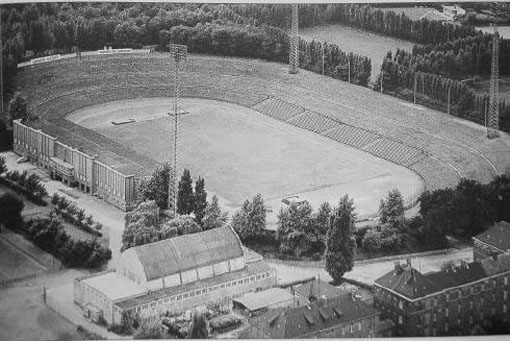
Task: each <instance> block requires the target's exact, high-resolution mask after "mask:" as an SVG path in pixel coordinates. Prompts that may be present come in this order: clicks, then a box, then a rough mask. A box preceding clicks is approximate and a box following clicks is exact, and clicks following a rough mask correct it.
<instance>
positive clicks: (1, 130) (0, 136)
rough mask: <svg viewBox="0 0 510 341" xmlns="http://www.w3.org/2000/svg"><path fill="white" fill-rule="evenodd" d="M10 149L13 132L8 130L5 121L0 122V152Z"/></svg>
mask: <svg viewBox="0 0 510 341" xmlns="http://www.w3.org/2000/svg"><path fill="white" fill-rule="evenodd" d="M4 114H5V113H4ZM9 149H12V131H11V130H8V129H7V126H6V125H5V123H4V121H3V120H0V152H1V151H4V150H9ZM0 174H2V172H0Z"/></svg>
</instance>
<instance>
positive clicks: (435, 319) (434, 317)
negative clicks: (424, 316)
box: [432, 314, 437, 322]
mask: <svg viewBox="0 0 510 341" xmlns="http://www.w3.org/2000/svg"><path fill="white" fill-rule="evenodd" d="M432 320H433V321H434V322H436V321H437V315H436V314H434V316H433V317H432Z"/></svg>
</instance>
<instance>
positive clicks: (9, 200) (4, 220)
mask: <svg viewBox="0 0 510 341" xmlns="http://www.w3.org/2000/svg"><path fill="white" fill-rule="evenodd" d="M24 206H25V204H23V200H21V198H20V197H19V196H17V195H16V194H14V193H12V192H5V193H3V194H1V195H0V226H1V225H2V224H4V225H5V227H7V228H8V229H12V230H15V229H18V228H19V227H20V226H21V225H22V223H23V219H22V218H21V211H22V210H23V207H24Z"/></svg>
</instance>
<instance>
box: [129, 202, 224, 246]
mask: <svg viewBox="0 0 510 341" xmlns="http://www.w3.org/2000/svg"><path fill="white" fill-rule="evenodd" d="M159 212H160V211H159V209H158V206H157V204H156V202H155V201H144V202H142V203H140V204H139V205H138V207H137V208H136V209H134V210H133V211H131V212H128V213H127V214H126V220H125V223H126V228H125V229H124V232H123V234H122V248H121V251H124V250H126V249H128V248H130V247H133V246H138V245H144V244H148V243H153V242H157V241H160V240H164V239H168V238H173V237H177V236H182V235H186V234H191V233H196V232H201V231H206V230H210V229H213V228H219V227H223V226H225V225H226V224H227V222H228V214H227V213H226V212H222V210H221V208H220V205H219V201H218V197H216V196H213V198H212V200H211V201H210V202H208V203H207V206H206V209H205V214H204V218H203V220H202V222H201V224H199V223H197V221H196V219H195V218H194V217H192V216H191V215H177V216H176V217H173V218H170V219H168V218H164V217H162V216H161V215H160V213H159Z"/></svg>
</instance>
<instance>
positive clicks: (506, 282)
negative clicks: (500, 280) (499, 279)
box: [505, 276, 508, 285]
mask: <svg viewBox="0 0 510 341" xmlns="http://www.w3.org/2000/svg"><path fill="white" fill-rule="evenodd" d="M505 285H508V276H505Z"/></svg>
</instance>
